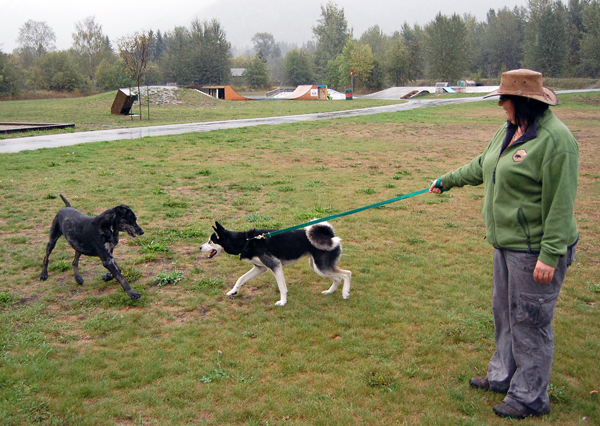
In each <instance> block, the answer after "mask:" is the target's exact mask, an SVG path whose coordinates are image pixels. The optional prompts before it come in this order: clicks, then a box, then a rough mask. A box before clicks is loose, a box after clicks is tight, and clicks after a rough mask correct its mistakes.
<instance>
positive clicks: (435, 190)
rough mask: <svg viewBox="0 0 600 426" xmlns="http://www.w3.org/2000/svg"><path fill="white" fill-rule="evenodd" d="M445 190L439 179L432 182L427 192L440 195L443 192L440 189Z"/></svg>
mask: <svg viewBox="0 0 600 426" xmlns="http://www.w3.org/2000/svg"><path fill="white" fill-rule="evenodd" d="M443 188H446V187H445V186H444V184H443V183H442V180H441V179H439V178H438V179H436V180H434V181H433V182H431V186H430V187H429V192H433V193H434V194H441V193H442V192H443V191H442V189H443Z"/></svg>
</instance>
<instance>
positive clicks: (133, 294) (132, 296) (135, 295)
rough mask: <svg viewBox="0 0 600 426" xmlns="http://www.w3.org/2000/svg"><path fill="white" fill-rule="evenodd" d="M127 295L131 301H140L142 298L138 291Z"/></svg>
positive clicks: (129, 292)
mask: <svg viewBox="0 0 600 426" xmlns="http://www.w3.org/2000/svg"><path fill="white" fill-rule="evenodd" d="M127 295H128V296H129V298H130V299H133V300H135V299H139V298H140V297H142V295H141V294H139V293H138V292H137V291H133V290H131V291H128V292H127Z"/></svg>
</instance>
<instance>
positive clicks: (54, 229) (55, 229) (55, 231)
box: [40, 219, 62, 281]
mask: <svg viewBox="0 0 600 426" xmlns="http://www.w3.org/2000/svg"><path fill="white" fill-rule="evenodd" d="M61 235H62V231H61V230H60V226H59V225H58V221H57V220H56V219H54V221H53V222H52V226H51V227H50V238H49V240H48V244H47V245H46V256H44V261H43V264H42V273H41V274H40V280H41V281H46V280H47V279H48V261H49V258H50V253H52V250H54V246H55V245H56V241H57V240H58V239H59V238H60V236H61Z"/></svg>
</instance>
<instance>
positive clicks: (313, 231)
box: [306, 222, 342, 251]
mask: <svg viewBox="0 0 600 426" xmlns="http://www.w3.org/2000/svg"><path fill="white" fill-rule="evenodd" d="M306 236H307V238H308V241H310V243H311V244H312V245H313V246H315V247H316V248H318V249H319V250H325V251H331V250H333V249H335V248H336V247H337V246H339V245H340V241H342V239H341V238H338V237H336V236H335V232H334V230H333V226H331V224H330V223H328V222H321V223H317V224H315V225H310V226H307V227H306Z"/></svg>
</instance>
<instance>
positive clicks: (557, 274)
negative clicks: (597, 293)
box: [488, 247, 575, 414]
mask: <svg viewBox="0 0 600 426" xmlns="http://www.w3.org/2000/svg"><path fill="white" fill-rule="evenodd" d="M574 259H575V247H572V248H570V249H568V251H567V253H566V255H565V256H562V257H561V258H560V260H559V262H558V265H557V266H556V270H555V271H554V278H553V280H552V282H550V283H548V284H540V283H537V282H535V281H534V280H533V270H534V269H535V265H536V262H537V255H536V254H528V253H519V252H512V251H508V250H502V249H495V250H494V288H493V292H492V310H493V312H494V326H495V339H496V353H494V356H493V357H492V359H491V361H490V365H489V368H488V380H489V382H490V387H491V389H492V390H494V391H496V392H502V393H505V392H506V393H507V395H506V398H505V399H504V402H505V403H507V404H508V405H510V406H512V407H513V408H516V409H518V410H520V411H523V412H527V413H535V414H546V413H548V412H549V411H550V399H549V397H548V391H547V389H548V384H549V382H550V370H551V369H552V359H553V356H554V333H553V331H552V318H553V316H554V307H555V306H556V299H557V298H558V295H559V293H560V288H561V286H562V283H563V281H564V279H565V274H566V273H567V269H568V267H569V266H570V265H571V263H572V262H573V261H574Z"/></svg>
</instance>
